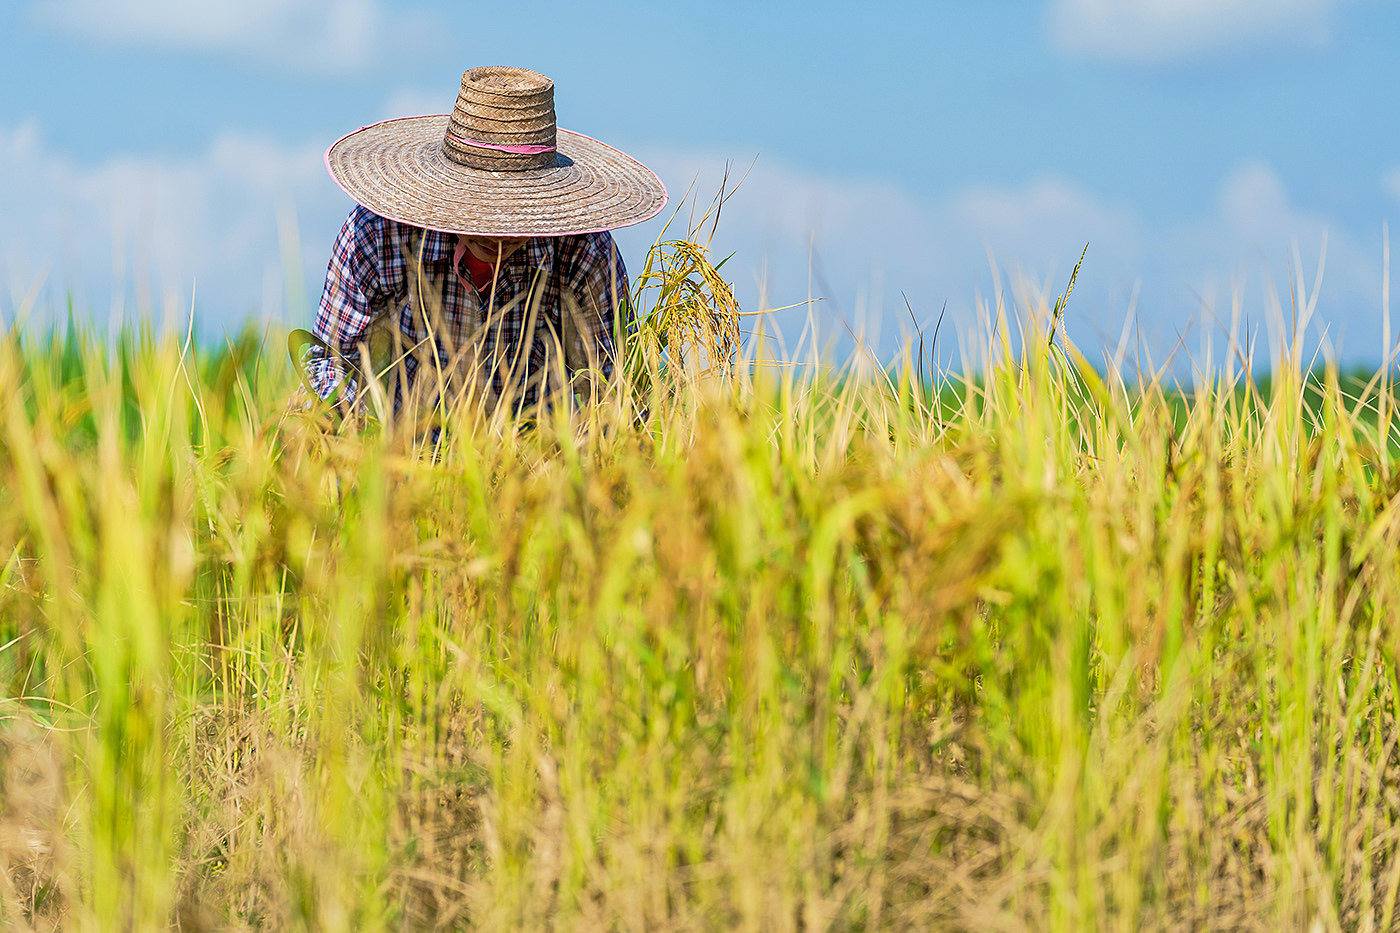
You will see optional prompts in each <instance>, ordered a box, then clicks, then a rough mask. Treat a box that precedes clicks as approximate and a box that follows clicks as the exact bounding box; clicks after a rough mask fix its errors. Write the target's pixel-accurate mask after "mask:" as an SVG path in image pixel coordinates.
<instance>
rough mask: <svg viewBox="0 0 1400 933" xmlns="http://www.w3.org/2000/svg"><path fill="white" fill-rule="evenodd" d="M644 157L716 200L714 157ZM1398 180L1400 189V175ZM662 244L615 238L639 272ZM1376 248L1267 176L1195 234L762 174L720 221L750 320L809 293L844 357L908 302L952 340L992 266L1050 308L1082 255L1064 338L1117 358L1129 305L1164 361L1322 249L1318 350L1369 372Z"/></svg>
mask: <svg viewBox="0 0 1400 933" xmlns="http://www.w3.org/2000/svg"><path fill="white" fill-rule="evenodd" d="M638 154H639V155H640V156H642V157H643V158H644V160H645V161H647V163H648V164H649V165H651V166H652V167H653V168H655V169H656V170H657V172H658V174H660V175H661V177H662V179H663V180H665V181H666V183H667V184H668V186H670V188H671V190H672V193H673V197H675V198H677V199H678V198H679V197H680V196H681V194H683V192H684V191H685V188H686V186H687V185H689V184H690V182H691V180H692V179H693V178H697V177H698V179H699V181H698V183H697V185H696V191H697V192H698V194H699V196H700V200H701V201H708V199H709V198H710V196H711V195H713V193H714V192H715V191H716V190H717V188H718V185H719V179H720V177H721V176H722V174H723V171H724V166H725V161H724V160H723V159H722V158H719V157H706V156H704V155H697V154H681V153H668V152H658V151H652V152H639V153H638ZM744 167H745V166H744V165H742V164H741V165H740V166H739V171H738V172H737V173H736V174H742V173H743V168H744ZM1393 180H1394V181H1395V182H1397V183H1400V172H1397V173H1396V177H1395V178H1394V179H1393ZM1398 194H1400V192H1398ZM684 222H685V217H684V215H682V217H681V218H680V219H679V220H678V222H677V224H678V226H681V227H682V228H683V225H684ZM657 229H658V228H657V227H654V226H650V225H648V226H646V227H644V228H642V229H641V230H635V231H622V232H620V233H619V241H620V242H621V243H622V245H623V249H624V253H625V254H626V255H627V256H628V257H629V258H631V259H632V262H633V265H634V266H635V265H637V264H639V263H640V261H641V258H642V255H643V254H644V252H645V248H646V246H647V245H648V243H649V240H650V238H651V237H654V236H655V235H656V233H657ZM675 232H677V231H676V229H675V228H673V230H672V231H671V232H670V234H668V235H671V234H674V233H675ZM1372 239H1373V240H1374V242H1372V240H1371V239H1368V238H1367V237H1366V236H1365V235H1359V234H1357V233H1356V232H1354V231H1349V230H1347V229H1346V228H1345V227H1344V226H1343V225H1341V224H1339V223H1336V222H1334V221H1333V220H1332V219H1331V218H1329V217H1327V216H1326V215H1324V214H1322V213H1319V212H1317V211H1313V210H1309V209H1307V208H1305V207H1302V206H1300V205H1298V204H1297V203H1296V202H1295V201H1294V200H1293V199H1292V198H1291V197H1290V195H1289V193H1288V190H1287V186H1286V184H1285V183H1284V181H1283V179H1282V178H1281V177H1280V176H1279V175H1278V173H1277V172H1275V171H1274V170H1273V169H1272V168H1271V167H1269V166H1268V165H1266V164H1263V163H1248V164H1244V165H1241V166H1239V167H1238V168H1236V169H1235V170H1234V171H1232V172H1230V173H1228V174H1227V175H1226V176H1225V177H1224V178H1223V179H1222V182H1221V186H1220V190H1219V194H1218V197H1217V198H1216V200H1215V201H1214V203H1211V204H1207V205H1204V206H1203V208H1202V209H1201V210H1200V211H1199V212H1197V214H1196V215H1195V216H1194V217H1192V218H1190V219H1188V220H1187V221H1184V222H1180V223H1174V224H1165V225H1162V224H1156V225H1154V224H1148V223H1145V222H1144V221H1143V219H1142V218H1141V217H1140V216H1139V215H1138V213H1137V212H1136V210H1135V209H1133V208H1132V207H1131V206H1127V205H1123V204H1117V203H1114V202H1112V201H1108V200H1106V199H1104V198H1102V197H1100V196H1098V195H1096V194H1095V193H1094V192H1092V191H1091V190H1088V189H1086V188H1085V187H1083V186H1081V185H1078V184H1076V183H1074V182H1071V181H1069V180H1066V179H1063V178H1054V177H1046V178H1038V179H1031V180H1029V181H1026V182H1024V183H1020V184H1011V185H1002V186H979V187H975V188H969V189H963V190H959V191H953V192H949V193H948V194H946V195H944V196H941V197H935V198H926V197H922V196H920V195H918V194H916V193H914V192H911V191H909V190H907V189H904V188H901V187H899V186H896V185H892V184H889V183H885V182H880V181H875V180H869V179H867V180H860V179H843V178H837V177H830V176H823V175H819V174H816V173H812V172H808V171H804V170H801V169H798V168H796V167H793V166H788V165H782V164H781V163H778V162H776V161H774V160H770V159H760V160H759V162H758V163H757V165H756V166H755V167H754V169H753V171H752V173H751V174H750V176H749V178H748V180H747V181H746V182H745V183H744V185H743V187H741V188H740V189H739V191H738V193H737V194H736V195H735V196H734V198H733V199H732V200H731V201H730V202H729V204H728V206H727V207H726V209H725V216H724V218H723V219H722V221H721V223H720V225H719V232H718V235H717V237H716V253H717V254H718V255H719V256H721V257H722V256H727V255H729V254H730V253H731V252H732V253H734V254H735V255H734V258H733V259H732V260H731V261H730V264H729V265H728V266H726V272H727V273H728V274H729V275H730V277H731V278H732V279H733V280H734V281H735V282H736V285H737V287H738V289H739V294H740V299H741V302H742V303H743V304H744V306H745V307H747V308H750V309H752V308H754V307H757V306H758V305H759V295H760V292H761V291H762V292H763V293H764V295H765V296H766V301H765V303H766V305H767V306H768V307H775V306H778V305H784V304H788V303H791V302H795V301H801V300H803V299H804V298H806V297H807V296H808V295H809V290H808V289H809V287H810V289H811V292H810V294H813V295H815V296H817V297H824V298H825V299H827V300H825V301H823V302H821V303H820V304H818V305H817V306H816V308H815V310H814V313H813V318H814V319H815V322H816V324H817V326H818V329H819V340H818V342H819V343H823V342H824V341H825V340H826V339H828V338H835V339H837V340H838V341H839V342H840V343H841V345H843V346H848V345H849V344H848V342H846V341H844V340H843V339H842V338H844V336H845V325H849V326H851V327H852V328H853V329H855V330H857V331H860V330H861V329H862V326H863V325H866V326H865V333H866V335H867V337H870V338H872V342H876V343H877V344H878V346H879V347H880V348H881V349H882V351H883V352H889V351H891V350H892V349H894V347H895V346H897V344H898V342H899V339H900V333H901V328H902V327H903V326H904V325H905V323H906V322H907V314H906V312H905V309H904V294H907V296H908V298H909V300H910V302H911V304H912V305H913V307H914V310H915V312H916V314H917V315H918V317H919V319H920V321H921V323H922V324H923V326H924V327H925V329H926V333H931V332H932V325H933V322H934V320H936V319H937V317H938V315H939V313H940V311H941V310H942V308H943V306H944V303H945V302H947V307H948V315H949V317H948V321H947V322H946V323H945V330H944V331H943V335H944V339H947V338H948V335H949V333H950V330H949V327H950V325H952V326H962V327H971V326H973V325H974V323H975V320H976V317H975V313H974V312H975V308H974V301H975V299H976V297H977V296H978V295H979V294H981V295H983V296H992V295H993V294H994V292H993V287H994V282H993V280H992V276H991V273H990V270H989V267H988V259H987V256H988V253H991V255H992V256H993V258H994V259H995V260H996V261H997V263H998V264H999V265H1000V266H1001V268H1002V283H1001V284H1002V286H1003V287H1007V288H1009V287H1010V286H1012V285H1013V284H1014V282H1015V280H1016V279H1017V278H1018V277H1020V278H1022V279H1023V280H1024V281H1026V282H1027V283H1029V284H1030V285H1031V286H1032V287H1033V288H1037V289H1043V290H1045V291H1048V292H1049V293H1050V294H1056V293H1058V292H1059V291H1060V290H1062V289H1063V287H1064V282H1065V280H1066V278H1067V277H1068V274H1069V270H1070V268H1071V267H1072V266H1073V265H1074V262H1075V261H1076V260H1077V259H1078V258H1079V255H1080V251H1081V250H1082V249H1083V248H1084V246H1085V244H1086V243H1087V244H1088V246H1089V251H1088V257H1087V259H1086V261H1085V265H1084V269H1083V271H1082V272H1081V274H1080V278H1079V282H1078V284H1077V286H1076V289H1075V293H1074V296H1075V297H1074V300H1073V302H1072V304H1071V312H1070V319H1069V322H1068V323H1069V328H1070V331H1071V334H1072V336H1074V338H1075V339H1076V340H1078V341H1079V342H1080V343H1081V344H1082V345H1084V346H1085V347H1086V348H1094V347H1098V346H1100V345H1105V344H1107V345H1112V344H1114V343H1116V342H1117V339H1118V336H1119V333H1120V331H1121V329H1122V325H1123V320H1124V317H1125V315H1126V314H1127V312H1128V310H1129V307H1130V305H1131V304H1132V298H1133V295H1134V293H1135V292H1137V293H1138V304H1137V316H1136V319H1135V320H1136V321H1137V323H1138V325H1139V327H1140V331H1141V334H1142V337H1143V340H1144V342H1145V345H1146V346H1147V348H1148V349H1149V351H1150V352H1151V353H1152V355H1153V358H1155V359H1157V360H1159V361H1160V360H1163V359H1165V358H1166V357H1167V356H1168V355H1169V354H1170V352H1171V351H1172V349H1173V347H1174V346H1175V344H1176V342H1177V339H1178V335H1180V334H1186V335H1188V340H1190V341H1192V342H1191V344H1190V345H1191V346H1192V347H1194V346H1195V343H1194V341H1195V339H1196V338H1199V337H1200V336H1201V334H1202V332H1203V331H1205V330H1212V329H1214V330H1215V334H1214V336H1215V337H1216V338H1219V337H1220V336H1221V334H1220V333H1219V330H1218V327H1217V322H1218V321H1220V320H1222V319H1223V320H1224V321H1225V322H1226V323H1227V324H1228V320H1229V316H1230V310H1231V309H1230V301H1231V298H1232V289H1233V288H1235V287H1240V288H1243V289H1244V291H1243V293H1242V294H1243V300H1244V306H1245V310H1246V311H1247V312H1248V313H1249V314H1250V315H1251V316H1252V320H1254V321H1255V322H1256V323H1258V322H1262V321H1264V320H1266V319H1267V318H1268V315H1269V314H1270V313H1272V312H1271V311H1270V303H1271V301H1272V298H1271V292H1270V290H1269V288H1268V287H1265V285H1264V283H1265V281H1266V280H1267V282H1268V283H1269V285H1270V286H1272V288H1273V289H1276V291H1277V294H1279V295H1281V296H1283V298H1282V300H1283V301H1284V302H1287V301H1288V300H1289V299H1288V293H1289V280H1290V276H1292V277H1293V278H1294V279H1295V280H1296V279H1297V278H1298V277H1299V276H1300V275H1301V276H1302V277H1303V278H1305V279H1306V286H1307V289H1308V290H1311V289H1312V287H1313V285H1314V281H1315V274H1316V267H1317V262H1318V258H1319V255H1320V253H1321V250H1322V246H1323V243H1324V241H1325V243H1326V247H1327V254H1326V255H1327V258H1326V269H1325V276H1324V282H1323V286H1322V289H1321V293H1320V296H1321V297H1320V299H1319V303H1318V306H1317V315H1316V317H1315V319H1314V321H1315V324H1314V329H1313V331H1312V335H1313V336H1314V337H1315V336H1316V334H1317V332H1318V331H1317V328H1318V327H1320V326H1321V325H1322V324H1324V323H1325V324H1326V325H1327V326H1328V328H1329V337H1330V339H1332V340H1333V342H1334V343H1336V344H1338V345H1339V346H1340V347H1341V349H1342V351H1343V352H1346V353H1350V354H1352V355H1353V357H1364V356H1365V354H1367V353H1370V352H1371V351H1372V350H1374V348H1375V341H1374V339H1373V338H1374V337H1375V336H1379V333H1380V330H1379V324H1378V323H1377V320H1378V317H1377V315H1378V309H1379V307H1380V303H1379V294H1380V262H1379V255H1380V250H1379V242H1380V234H1379V227H1377V230H1376V231H1375V236H1374V237H1373V238H1372ZM1372 246H1374V248H1372ZM1295 248H1296V254H1295ZM1295 255H1296V257H1297V262H1295ZM760 283H762V284H763V285H765V286H766V288H761V287H760ZM901 293H904V294H901ZM1013 297H1014V295H1013ZM1203 299H1204V300H1205V301H1206V302H1208V303H1209V304H1210V305H1211V307H1210V310H1209V313H1208V312H1207V311H1206V310H1205V309H1203V307H1202V303H1201V302H1202V300H1203ZM777 320H778V323H779V324H780V325H781V328H782V331H783V333H784V335H785V336H786V337H787V338H788V341H789V344H791V343H793V342H795V340H796V338H797V337H798V335H800V334H801V333H802V331H803V328H804V326H805V325H806V314H805V312H804V311H802V310H798V311H792V312H785V313H784V314H782V315H779V316H778V318H777ZM1192 335H1194V336H1192ZM1346 335H1349V336H1346ZM1344 337H1346V339H1345V340H1343V338H1344ZM945 346H946V345H945ZM1193 352H1194V351H1193ZM1180 359H1181V360H1184V359H1185V357H1184V356H1182V357H1180ZM1216 359H1217V362H1218V360H1219V357H1218V356H1217V358H1216Z"/></svg>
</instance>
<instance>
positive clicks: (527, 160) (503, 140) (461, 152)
mask: <svg viewBox="0 0 1400 933" xmlns="http://www.w3.org/2000/svg"><path fill="white" fill-rule="evenodd" d="M447 134H448V135H447V136H446V137H445V138H444V139H443V141H442V148H443V153H444V154H445V155H446V156H447V157H448V158H449V159H451V160H452V161H453V162H459V163H461V164H462V165H470V166H472V167H474V168H485V169H493V170H501V169H516V168H546V167H548V166H551V165H553V164H554V162H555V157H554V153H553V152H552V151H551V152H541V153H536V154H531V155H522V154H518V153H505V152H497V151H493V150H491V149H481V148H475V147H472V146H464V145H460V144H458V143H457V142H456V141H455V140H454V139H453V138H452V137H453V136H460V137H465V138H466V139H471V140H475V141H477V142H483V143H498V144H502V145H508V146H519V145H532V146H553V145H555V138H554V82H553V81H551V80H549V79H548V78H546V77H545V76H544V75H542V74H540V73H539V72H538V71H531V70H529V69H528V68H510V67H505V66H501V65H486V66H484V67H481V68H469V69H467V71H465V72H464V73H463V74H462V89H461V90H460V91H458V92H457V105H456V106H455V107H453V108H452V116H451V119H450V120H449V121H448V123H447Z"/></svg>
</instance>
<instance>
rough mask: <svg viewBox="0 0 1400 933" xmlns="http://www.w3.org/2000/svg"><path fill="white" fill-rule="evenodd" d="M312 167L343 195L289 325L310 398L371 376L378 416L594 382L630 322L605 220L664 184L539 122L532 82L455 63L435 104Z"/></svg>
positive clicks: (550, 99) (362, 397)
mask: <svg viewBox="0 0 1400 933" xmlns="http://www.w3.org/2000/svg"><path fill="white" fill-rule="evenodd" d="M326 166H327V168H329V169H330V173H331V177H332V178H334V179H335V181H336V183H337V184H338V185H340V187H341V188H342V189H344V191H345V193H346V194H348V195H350V197H351V198H353V199H354V201H355V202H356V205H357V206H356V207H355V209H354V210H353V211H352V212H351V214H350V216H349V218H348V219H347V220H346V221H345V225H344V226H343V227H342V228H341V231H340V235H339V236H338V237H337V238H336V241H335V245H334V247H333V248H332V250H331V258H330V264H329V268H328V270H327V273H326V284H325V289H324V291H323V292H322V295H321V301H320V306H319V308H318V310H317V313H316V322H315V326H314V333H307V332H306V331H298V332H295V333H294V335H293V342H292V351H293V356H294V358H295V359H297V360H298V361H299V363H300V364H301V365H302V366H303V367H304V375H305V376H306V380H307V383H308V385H309V388H310V389H311V391H313V392H314V393H315V394H316V395H318V396H320V397H321V398H324V399H329V400H333V401H335V402H336V403H337V404H339V405H341V406H342V407H344V408H345V409H348V410H354V409H362V408H363V407H364V405H365V404H366V399H367V398H368V397H369V395H370V393H371V391H377V390H375V389H374V387H375V386H380V387H383V389H384V393H385V394H384V395H382V396H379V401H380V408H381V410H383V409H385V408H387V407H389V406H390V405H391V406H392V411H393V412H395V413H401V412H403V410H404V409H405V407H406V406H414V407H416V409H417V410H419V411H431V410H434V409H436V408H438V407H439V406H440V405H442V404H448V405H451V404H457V403H461V402H464V401H465V402H468V403H480V404H485V405H487V406H491V407H494V406H497V405H500V404H509V405H511V406H513V407H514V408H515V409H516V410H518V411H523V410H526V409H528V408H530V407H531V406H534V405H536V404H538V403H548V402H549V401H551V400H552V399H554V398H556V397H558V393H560V391H561V390H567V391H569V392H572V393H574V394H586V393H588V392H591V391H593V390H595V389H596V388H597V384H598V382H599V381H600V380H606V379H608V378H610V377H611V375H612V369H613V364H614V358H615V356H616V355H617V351H618V347H619V345H620V341H621V340H622V338H623V335H624V334H625V333H626V332H627V331H628V330H629V329H630V328H631V327H632V326H633V324H634V321H633V318H632V310H631V308H630V307H628V303H627V293H628V283H627V269H626V267H625V265H624V264H623V261H622V257H621V255H620V254H619V253H618V250H617V246H616V244H615V243H614V242H613V238H612V235H611V234H610V233H609V231H610V230H613V229H616V228H618V227H624V226H627V225H629V224H635V223H640V222H641V221H644V220H647V219H648V218H650V217H653V216H654V215H656V214H657V213H658V212H659V211H660V210H661V209H662V208H663V207H664V206H665V204H666V189H665V186H664V185H662V183H661V180H660V179H659V178H657V176H656V175H655V174H654V173H653V172H652V171H650V170H649V169H648V168H647V167H646V166H645V165H643V164H642V163H641V162H638V161H637V160H636V159H633V158H631V157H630V156H627V155H625V154H624V153H622V152H619V151H618V150H616V149H613V148H611V147H610V146H607V145H604V144H603V143H601V142H598V141H597V140H594V139H590V138H589V137H587V136H583V135H581V134H579V133H574V132H571V131H569V130H564V129H558V128H556V126H555V116H554V83H553V82H552V81H551V80H550V79H549V78H547V77H545V76H544V75H542V74H539V73H538V72H534V71H530V70H528V69H524V68H509V67H496V66H491V67H481V68H472V69H469V70H468V71H466V72H465V73H464V74H463V75H462V84H461V88H460V90H459V91H458V94H457V102H456V105H455V106H454V107H453V110H452V113H450V114H443V115H438V116H424V117H405V118H401V119H393V120H386V121H383V122H381V123H376V124H373V125H372V126H367V127H364V128H362V129H359V130H356V131H355V132H353V133H350V134H348V135H346V136H343V137H341V138H340V139H338V140H336V142H334V143H333V144H332V145H331V147H330V148H329V149H327V150H326ZM371 374H372V376H373V378H371Z"/></svg>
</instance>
